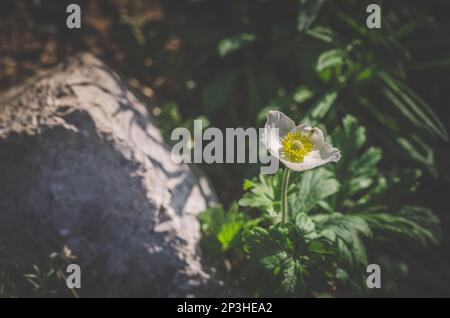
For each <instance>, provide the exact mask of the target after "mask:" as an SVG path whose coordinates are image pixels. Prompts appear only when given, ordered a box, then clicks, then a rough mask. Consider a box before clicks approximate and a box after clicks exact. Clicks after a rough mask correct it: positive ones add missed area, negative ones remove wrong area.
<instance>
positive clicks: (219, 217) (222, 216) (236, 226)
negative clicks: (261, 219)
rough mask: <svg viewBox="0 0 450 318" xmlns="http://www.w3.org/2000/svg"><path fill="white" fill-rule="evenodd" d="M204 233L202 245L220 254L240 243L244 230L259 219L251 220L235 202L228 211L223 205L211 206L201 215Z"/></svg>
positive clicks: (213, 253)
mask: <svg viewBox="0 0 450 318" xmlns="http://www.w3.org/2000/svg"><path fill="white" fill-rule="evenodd" d="M199 220H200V222H201V226H202V228H201V230H202V233H203V237H202V241H201V245H202V247H203V249H204V250H205V251H207V252H208V253H209V254H211V255H219V254H221V253H224V252H226V251H228V250H229V249H230V248H234V247H236V246H238V245H239V244H240V235H241V233H242V230H243V229H244V228H245V227H247V226H249V225H251V224H256V223H257V222H258V220H257V219H256V220H251V221H250V220H249V219H248V217H247V216H246V215H245V214H243V213H242V212H240V211H239V210H238V205H237V204H236V203H233V204H232V205H231V206H230V208H229V209H228V211H224V210H223V208H222V207H221V206H215V207H212V208H209V209H207V210H205V211H204V212H202V213H201V214H200V215H199Z"/></svg>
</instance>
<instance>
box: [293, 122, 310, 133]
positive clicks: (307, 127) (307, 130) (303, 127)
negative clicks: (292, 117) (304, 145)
mask: <svg viewBox="0 0 450 318" xmlns="http://www.w3.org/2000/svg"><path fill="white" fill-rule="evenodd" d="M312 129H313V128H312V127H311V126H310V125H308V124H301V125H298V126H297V127H295V131H301V132H302V133H305V134H309V133H310V132H311V130H312Z"/></svg>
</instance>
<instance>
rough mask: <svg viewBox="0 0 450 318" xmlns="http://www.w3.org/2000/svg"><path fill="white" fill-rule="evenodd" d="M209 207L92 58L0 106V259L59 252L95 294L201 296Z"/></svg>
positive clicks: (136, 107) (139, 110) (195, 182)
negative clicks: (201, 219)
mask: <svg viewBox="0 0 450 318" xmlns="http://www.w3.org/2000/svg"><path fill="white" fill-rule="evenodd" d="M214 202H216V196H215V194H214V192H213V190H212V189H211V187H210V186H209V185H208V182H207V180H206V179H205V178H204V177H201V176H196V175H194V173H193V172H192V170H191V169H190V168H189V167H188V166H186V165H177V164H174V163H173V162H172V161H171V157H170V151H169V149H168V148H167V146H166V145H165V144H164V142H163V139H162V137H161V135H160V133H159V131H158V129H157V127H156V126H155V125H154V124H152V122H151V119H150V118H149V116H148V114H147V112H146V109H145V107H144V106H143V105H142V104H141V103H140V102H139V101H138V100H137V99H136V98H135V97H134V96H133V95H132V94H131V93H130V91H128V90H127V89H126V86H125V85H124V84H123V83H122V82H121V81H120V79H119V78H118V76H117V75H116V74H115V73H113V72H112V71H111V70H110V69H109V68H108V67H107V66H105V65H104V64H103V63H102V62H100V61H99V60H98V59H97V58H95V57H94V56H93V55H90V54H87V53H84V54H80V55H77V56H75V57H73V58H70V59H68V60H67V61H66V62H65V63H62V64H61V65H59V66H57V67H56V68H55V69H53V70H51V71H50V72H47V73H46V74H45V75H41V76H38V77H36V78H34V79H32V80H30V81H28V82H27V83H25V85H23V86H21V87H19V88H15V89H13V90H11V91H9V92H7V93H6V94H4V95H3V96H1V97H0V236H1V235H3V236H7V237H8V239H10V240H13V241H15V242H22V243H21V244H24V245H23V250H24V253H23V255H16V257H17V259H15V260H11V259H9V260H4V259H3V260H1V261H3V262H6V261H9V262H11V261H13V262H14V261H17V262H19V261H20V260H21V259H22V258H23V257H27V256H30V257H31V255H33V253H42V250H43V249H48V251H51V250H52V249H59V250H60V249H62V248H63V247H65V248H66V251H67V250H70V251H72V254H73V255H75V256H76V260H75V261H74V262H75V263H78V264H79V265H80V266H81V269H82V274H83V273H84V272H83V270H84V269H86V271H88V272H89V277H93V278H92V279H93V280H95V281H94V282H93V281H92V279H91V281H87V278H86V280H82V286H97V287H98V289H99V290H100V292H99V294H96V295H100V296H136V295H138V296H199V295H200V296H208V295H211V290H210V288H219V287H218V285H217V283H215V282H214V281H213V280H212V279H211V278H210V277H209V276H208V275H207V274H206V273H205V272H204V270H203V268H202V266H201V263H200V262H199V255H198V247H197V243H198V240H199V236H200V229H199V223H198V221H197V218H196V215H197V214H198V213H199V212H200V211H202V210H203V209H205V208H206V207H208V206H210V205H211V204H213V203H214ZM25 232H26V233H27V235H28V240H22V239H21V238H22V236H24V235H25V234H24V233H25ZM19 236H20V237H19ZM82 277H85V276H82Z"/></svg>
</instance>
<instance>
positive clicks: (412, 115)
mask: <svg viewBox="0 0 450 318" xmlns="http://www.w3.org/2000/svg"><path fill="white" fill-rule="evenodd" d="M378 77H379V78H380V79H381V80H382V81H383V82H384V83H385V84H386V85H387V87H388V88H389V89H386V90H384V94H385V95H386V97H387V98H388V99H389V100H391V102H392V104H393V105H394V106H396V107H397V108H398V109H399V110H400V111H401V112H402V114H403V115H404V116H405V117H406V118H407V119H409V121H410V122H411V123H412V124H414V125H415V126H417V127H419V128H424V129H426V130H428V131H429V132H431V133H434V134H436V135H438V136H439V137H441V138H442V139H444V140H446V141H448V132H447V129H446V128H445V126H444V124H443V123H442V122H441V121H440V119H439V118H438V117H437V115H436V114H435V113H434V111H433V110H432V109H431V107H430V106H429V105H428V104H427V103H426V102H425V101H424V100H422V99H421V98H420V97H419V96H418V95H416V94H415V93H414V92H413V91H412V90H411V89H410V88H409V87H407V86H406V85H405V84H403V83H402V82H401V81H399V80H397V79H396V78H395V77H394V76H392V75H390V74H389V73H388V72H386V71H380V72H378Z"/></svg>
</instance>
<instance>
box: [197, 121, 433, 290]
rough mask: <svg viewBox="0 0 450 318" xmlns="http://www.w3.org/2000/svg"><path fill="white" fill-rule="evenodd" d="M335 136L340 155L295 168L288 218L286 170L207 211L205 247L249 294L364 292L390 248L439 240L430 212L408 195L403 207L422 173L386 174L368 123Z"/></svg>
mask: <svg viewBox="0 0 450 318" xmlns="http://www.w3.org/2000/svg"><path fill="white" fill-rule="evenodd" d="M331 139H332V142H333V144H334V145H336V147H338V148H339V149H340V150H341V152H342V159H341V161H340V162H338V163H337V164H335V165H328V166H324V167H320V168H316V169H313V170H308V171H304V172H302V173H294V174H292V177H291V183H290V184H289V186H288V188H287V189H286V191H287V192H286V193H287V204H288V207H289V209H288V211H289V214H288V216H287V220H286V222H281V221H282V213H281V211H282V208H281V205H282V195H281V190H282V183H283V182H282V179H283V176H282V173H281V171H279V172H278V173H276V174H275V175H260V176H259V177H257V178H254V179H252V180H245V181H244V190H246V192H245V193H244V195H243V197H242V198H241V199H240V200H239V206H238V205H237V204H233V205H232V207H231V208H230V211H228V212H225V211H223V209H222V208H221V207H217V208H213V209H210V210H208V211H206V212H204V213H203V214H202V215H201V216H200V221H201V222H202V230H203V234H204V244H203V247H206V246H209V248H204V250H205V253H206V254H208V255H213V254H212V252H211V251H214V253H215V254H214V257H215V259H218V256H221V257H222V261H224V262H228V263H230V264H233V266H232V268H231V269H229V271H231V272H234V273H235V275H231V276H230V277H234V279H235V281H234V283H236V284H237V285H239V286H240V287H242V288H244V289H246V290H248V291H249V292H251V293H252V294H254V295H257V296H320V295H337V296H339V295H349V294H351V295H364V294H366V293H368V292H369V291H368V290H367V288H366V285H365V270H366V267H367V265H368V264H370V262H371V261H372V260H377V259H378V256H379V255H381V254H383V253H382V252H380V249H382V247H383V244H385V243H386V242H387V243H388V244H390V245H396V246H402V244H411V243H414V244H416V243H417V244H421V245H423V246H426V245H429V244H437V243H438V242H439V241H440V229H439V220H438V219H437V217H436V216H435V215H434V214H433V213H432V211H431V210H430V209H428V208H426V207H420V206H413V205H411V204H410V203H409V202H411V200H410V199H409V200H407V202H408V204H405V202H406V199H408V196H410V195H411V193H413V192H414V191H415V190H416V189H417V187H418V179H419V177H420V175H421V174H420V171H419V170H404V171H392V172H390V173H381V171H380V169H379V168H378V163H379V161H380V160H381V156H382V153H381V151H380V149H377V148H374V147H369V148H367V147H366V146H365V142H366V134H365V129H364V127H362V126H360V125H359V123H358V121H357V120H356V118H354V117H352V116H346V117H345V118H344V119H343V121H342V125H341V126H339V127H337V128H336V129H335V130H334V132H333V133H332V135H331ZM252 221H253V222H252ZM212 238H214V239H212ZM211 246H213V247H212V248H211ZM400 250H401V249H400ZM236 255H240V259H239V260H238V261H236V260H233V257H234V256H236ZM383 255H384V254H383ZM396 256H397V257H398V256H399V255H391V257H392V259H393V260H395V257H396ZM383 257H384V256H383Z"/></svg>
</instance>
